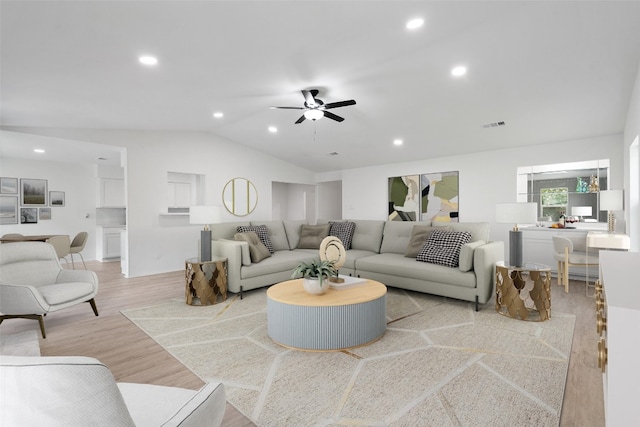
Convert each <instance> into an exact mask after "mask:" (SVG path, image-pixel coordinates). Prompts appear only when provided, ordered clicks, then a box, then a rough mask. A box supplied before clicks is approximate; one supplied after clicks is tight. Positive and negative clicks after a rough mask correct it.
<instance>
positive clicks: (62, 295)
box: [0, 242, 98, 338]
mask: <svg viewBox="0 0 640 427" xmlns="http://www.w3.org/2000/svg"><path fill="white" fill-rule="evenodd" d="M97 293H98V277H97V276H96V274H95V273H94V272H93V271H88V270H66V269H63V268H62V267H61V266H60V261H59V259H58V255H57V254H56V251H55V249H54V247H53V246H51V245H50V244H48V243H44V242H15V243H4V244H2V245H0V323H2V322H3V321H4V320H5V319H13V318H26V319H34V320H37V321H38V322H39V323H40V331H41V332H42V338H46V334H45V330H44V319H43V315H46V314H47V313H51V312H53V311H58V310H62V309H63V308H67V307H71V306H72V305H76V304H79V303H82V302H89V303H90V304H91V308H92V309H93V312H94V314H95V315H96V316H97V315H98V309H97V308H96V303H95V301H94V299H93V298H94V297H95V296H96V294H97Z"/></svg>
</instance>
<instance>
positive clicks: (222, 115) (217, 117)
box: [213, 111, 224, 119]
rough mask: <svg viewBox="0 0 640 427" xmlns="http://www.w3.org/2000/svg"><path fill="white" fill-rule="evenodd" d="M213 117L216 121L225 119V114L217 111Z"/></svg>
mask: <svg viewBox="0 0 640 427" xmlns="http://www.w3.org/2000/svg"><path fill="white" fill-rule="evenodd" d="M213 117H215V118H216V119H221V118H223V117H224V114H223V113H221V112H219V111H217V112H215V113H213Z"/></svg>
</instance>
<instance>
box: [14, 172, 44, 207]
mask: <svg viewBox="0 0 640 427" xmlns="http://www.w3.org/2000/svg"><path fill="white" fill-rule="evenodd" d="M20 196H21V200H22V205H23V206H47V180H46V179H31V178H22V179H20Z"/></svg>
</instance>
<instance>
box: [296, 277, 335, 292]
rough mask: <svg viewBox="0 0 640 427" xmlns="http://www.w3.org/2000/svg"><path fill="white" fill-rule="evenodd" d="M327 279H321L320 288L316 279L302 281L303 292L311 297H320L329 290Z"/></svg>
mask: <svg viewBox="0 0 640 427" xmlns="http://www.w3.org/2000/svg"><path fill="white" fill-rule="evenodd" d="M329 283H330V282H329V278H326V277H325V278H324V279H322V286H320V280H318V279H307V278H304V279H302V286H303V287H304V290H305V291H306V292H307V293H309V294H311V295H322V294H324V293H325V292H327V289H329Z"/></svg>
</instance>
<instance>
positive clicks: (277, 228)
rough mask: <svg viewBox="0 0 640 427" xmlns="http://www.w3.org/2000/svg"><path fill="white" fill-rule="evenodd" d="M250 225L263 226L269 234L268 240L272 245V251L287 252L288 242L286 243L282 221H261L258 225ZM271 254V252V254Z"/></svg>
mask: <svg viewBox="0 0 640 427" xmlns="http://www.w3.org/2000/svg"><path fill="white" fill-rule="evenodd" d="M251 225H265V226H266V227H267V231H268V232H269V239H270V240H271V244H272V245H273V249H274V250H276V251H288V250H289V242H288V241H287V233H286V232H285V230H284V224H283V223H282V221H262V222H260V223H259V224H254V223H253V222H251ZM272 253H273V252H272Z"/></svg>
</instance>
